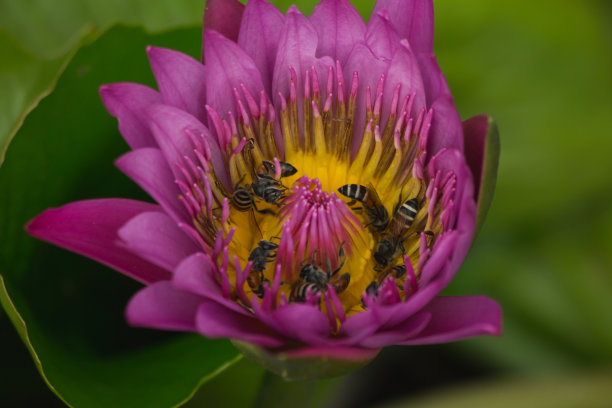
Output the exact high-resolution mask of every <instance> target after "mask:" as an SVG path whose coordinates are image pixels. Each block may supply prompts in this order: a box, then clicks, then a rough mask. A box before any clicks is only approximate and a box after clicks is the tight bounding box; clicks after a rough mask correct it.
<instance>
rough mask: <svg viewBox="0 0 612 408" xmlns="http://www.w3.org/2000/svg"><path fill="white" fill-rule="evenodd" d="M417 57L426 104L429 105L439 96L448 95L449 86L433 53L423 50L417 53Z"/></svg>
mask: <svg viewBox="0 0 612 408" xmlns="http://www.w3.org/2000/svg"><path fill="white" fill-rule="evenodd" d="M417 59H418V61H419V67H420V68H421V76H422V77H423V84H424V85H425V96H426V98H427V106H431V105H432V104H433V102H434V101H435V100H436V99H438V98H439V97H440V96H442V95H450V94H451V92H450V88H449V87H448V83H447V82H446V78H445V77H444V74H443V73H442V70H441V69H440V66H439V65H438V61H437V60H436V57H435V55H434V54H433V53H431V52H424V53H420V54H417Z"/></svg>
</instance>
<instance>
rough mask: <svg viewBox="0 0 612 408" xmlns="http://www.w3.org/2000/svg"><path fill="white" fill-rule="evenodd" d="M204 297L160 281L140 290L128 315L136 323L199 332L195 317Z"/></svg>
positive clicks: (131, 321)
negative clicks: (196, 328)
mask: <svg viewBox="0 0 612 408" xmlns="http://www.w3.org/2000/svg"><path fill="white" fill-rule="evenodd" d="M200 301H201V299H200V297H199V296H196V295H193V294H191V293H188V292H184V291H182V290H178V289H176V288H174V287H173V286H172V283H170V282H167V281H165V282H157V283H154V284H153V285H150V286H147V287H146V288H144V289H142V290H140V291H139V292H138V293H136V294H135V295H134V296H133V297H132V299H131V300H130V303H129V304H128V306H127V309H126V311H125V315H126V318H127V321H128V323H129V324H131V325H132V326H143V327H151V328H155V329H163V330H187V331H195V317H196V312H197V310H198V307H199V305H200Z"/></svg>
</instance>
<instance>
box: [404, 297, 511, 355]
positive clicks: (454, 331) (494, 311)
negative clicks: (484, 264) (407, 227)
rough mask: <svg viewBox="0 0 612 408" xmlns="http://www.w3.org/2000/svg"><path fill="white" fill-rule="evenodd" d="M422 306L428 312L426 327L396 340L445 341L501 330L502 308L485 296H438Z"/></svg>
mask: <svg viewBox="0 0 612 408" xmlns="http://www.w3.org/2000/svg"><path fill="white" fill-rule="evenodd" d="M423 310H424V311H426V312H429V313H431V321H430V322H429V324H428V325H427V327H426V328H425V329H424V330H423V331H422V332H421V333H420V334H419V335H418V336H417V337H415V338H413V339H411V340H406V341H403V342H401V343H399V344H404V345H413V344H433V343H444V342H448V341H455V340H460V339H465V338H467V337H472V336H479V335H483V334H492V335H499V334H500V333H501V329H502V323H501V319H502V313H501V308H500V307H499V304H497V302H495V301H494V300H492V299H489V298H488V297H485V296H440V297H437V298H435V299H434V300H433V301H432V302H431V303H430V304H429V305H428V306H427V307H425V308H424V309H423Z"/></svg>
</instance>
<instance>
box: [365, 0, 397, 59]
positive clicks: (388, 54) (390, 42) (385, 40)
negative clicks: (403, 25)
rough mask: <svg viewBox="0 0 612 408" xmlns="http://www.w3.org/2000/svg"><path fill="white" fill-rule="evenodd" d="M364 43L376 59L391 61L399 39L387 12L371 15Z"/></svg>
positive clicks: (382, 11)
mask: <svg viewBox="0 0 612 408" xmlns="http://www.w3.org/2000/svg"><path fill="white" fill-rule="evenodd" d="M365 41H366V44H367V45H368V47H369V48H370V50H371V51H372V53H373V54H374V55H376V57H378V58H382V59H385V60H387V61H391V58H393V55H394V54H395V51H396V50H397V47H399V42H400V37H399V35H398V34H397V32H396V31H395V28H394V27H393V24H391V20H390V19H389V13H388V12H387V10H385V9H383V10H381V11H380V12H378V13H376V14H372V17H370V22H369V23H368V30H367V32H366V35H365Z"/></svg>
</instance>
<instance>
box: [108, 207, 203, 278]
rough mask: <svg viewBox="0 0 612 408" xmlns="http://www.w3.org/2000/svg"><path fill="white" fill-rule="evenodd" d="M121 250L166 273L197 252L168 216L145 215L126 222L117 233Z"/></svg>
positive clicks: (192, 243) (149, 213)
mask: <svg viewBox="0 0 612 408" xmlns="http://www.w3.org/2000/svg"><path fill="white" fill-rule="evenodd" d="M118 234H119V237H120V238H121V240H122V244H123V246H124V247H125V248H127V249H129V250H130V251H132V252H134V253H136V254H138V255H140V256H141V257H142V258H144V259H146V260H147V261H150V262H152V263H154V264H155V265H158V266H160V267H162V268H164V269H167V270H169V271H172V270H174V268H175V267H176V266H177V265H178V264H179V263H180V262H181V261H182V260H183V259H185V258H187V257H188V256H189V255H191V254H193V253H195V252H197V251H198V247H197V245H196V244H195V242H194V241H193V240H192V239H191V238H189V237H188V236H187V235H186V234H185V233H184V232H183V230H181V229H180V228H179V227H178V226H177V225H176V222H174V221H173V220H172V219H171V218H170V217H168V216H167V215H166V214H164V213H160V212H146V213H142V214H139V215H137V216H135V217H134V218H132V219H131V220H129V221H128V222H127V223H126V224H125V225H124V226H123V227H121V229H120V230H119V232H118Z"/></svg>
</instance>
